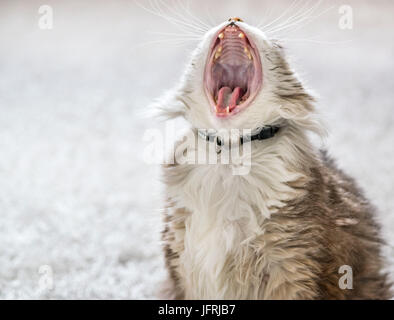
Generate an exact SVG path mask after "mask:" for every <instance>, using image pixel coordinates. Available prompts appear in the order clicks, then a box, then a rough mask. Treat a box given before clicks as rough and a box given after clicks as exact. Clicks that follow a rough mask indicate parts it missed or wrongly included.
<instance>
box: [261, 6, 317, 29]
mask: <svg viewBox="0 0 394 320" xmlns="http://www.w3.org/2000/svg"><path fill="white" fill-rule="evenodd" d="M322 1H323V0H319V1H318V2H317V3H316V4H315V5H314V6H312V7H310V8H309V9H308V10H306V11H305V12H303V13H301V14H300V13H299V12H298V13H297V16H295V17H294V18H293V19H292V20H289V21H287V22H285V23H283V24H282V25H279V26H277V27H275V28H271V29H269V30H267V31H266V32H267V33H276V32H279V31H283V30H286V29H289V28H292V27H294V26H295V27H297V28H298V29H299V28H300V26H305V25H306V24H304V25H302V22H304V21H307V23H309V22H311V21H313V16H312V14H313V13H314V12H315V11H316V10H317V9H318V7H319V6H320V4H321V2H322ZM323 13H324V12H323ZM320 15H321V14H320ZM308 20H309V21H308ZM293 30H294V29H293Z"/></svg>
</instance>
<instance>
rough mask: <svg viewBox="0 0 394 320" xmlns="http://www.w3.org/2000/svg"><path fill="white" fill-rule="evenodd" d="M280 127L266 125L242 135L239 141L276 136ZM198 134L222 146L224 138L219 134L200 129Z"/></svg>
mask: <svg viewBox="0 0 394 320" xmlns="http://www.w3.org/2000/svg"><path fill="white" fill-rule="evenodd" d="M279 129H280V127H278V126H264V127H260V128H257V129H255V130H253V134H251V135H246V136H240V138H239V141H240V144H241V145H242V144H244V143H245V142H250V141H254V140H266V139H269V138H272V137H273V136H275V134H276V133H277V132H278V131H279ZM198 134H199V136H200V137H201V138H203V139H204V140H206V141H208V142H215V143H216V145H217V146H218V147H220V146H222V139H221V138H220V136H219V135H217V134H216V132H215V133H212V132H207V131H202V130H198Z"/></svg>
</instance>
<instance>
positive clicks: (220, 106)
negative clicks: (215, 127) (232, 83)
mask: <svg viewBox="0 0 394 320" xmlns="http://www.w3.org/2000/svg"><path fill="white" fill-rule="evenodd" d="M242 93H243V92H242V89H241V88H240V87H236V88H235V89H234V91H232V90H231V88H230V87H222V88H220V90H219V92H218V101H217V104H216V110H217V112H219V113H221V112H226V111H227V110H226V109H227V107H229V110H228V111H231V110H233V109H234V108H235V107H236V106H237V103H239V100H240V99H241V95H242Z"/></svg>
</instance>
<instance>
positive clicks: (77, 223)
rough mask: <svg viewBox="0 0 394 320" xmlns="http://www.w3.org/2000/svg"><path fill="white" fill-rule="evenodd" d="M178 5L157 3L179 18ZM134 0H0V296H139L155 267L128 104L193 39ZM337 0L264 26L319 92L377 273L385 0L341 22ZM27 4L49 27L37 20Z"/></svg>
mask: <svg viewBox="0 0 394 320" xmlns="http://www.w3.org/2000/svg"><path fill="white" fill-rule="evenodd" d="M186 2H187V1H180V2H179V1H178V2H177V1H166V0H163V2H162V3H161V6H160V7H161V9H162V10H163V12H165V13H166V14H167V15H169V16H170V17H173V18H174V15H175V13H174V11H173V10H176V11H175V12H178V13H180V14H181V15H182V14H185V17H186V19H184V21H185V20H187V19H189V18H187V16H186V12H187V10H186V8H185V7H184V6H183V5H180V3H182V4H185V3H186ZM189 2H190V4H189V8H190V12H191V13H192V14H193V15H194V16H196V17H198V19H201V20H203V21H204V23H206V24H208V25H215V24H218V23H220V22H222V21H223V20H225V19H228V18H229V17H230V16H240V17H242V18H243V19H244V20H245V21H246V22H248V23H250V24H254V25H258V24H260V23H263V24H268V23H269V22H270V21H274V20H275V19H276V18H278V17H280V16H281V15H282V14H283V13H285V15H284V16H283V17H282V18H281V19H279V20H278V21H277V22H276V23H277V24H276V25H278V23H281V22H285V21H286V17H287V18H289V17H291V16H292V15H294V14H296V13H297V12H299V13H301V14H302V13H305V12H306V13H308V11H307V10H308V8H312V7H313V6H314V4H315V3H316V1H307V0H303V1H299V2H296V3H294V2H293V1H257V0H256V1H228V0H227V1H224V0H220V1H214V2H213V1H210V0H204V1H203V0H198V1H193V0H192V1H189ZM139 3H140V5H138V4H137V3H136V2H135V1H132V0H130V1H127V0H124V1H120V0H112V1H104V0H101V1H100V0H96V1H83V2H82V1H55V0H45V1H44V0H41V1H36V0H29V1H28V0H25V1H22V0H12V1H11V0H10V1H5V0H2V1H1V2H0V39H1V42H0V298H33V299H34V298H39V299H45V298H88V299H98V298H109V299H111V298H119V299H123V298H128V299H143V298H147V299H153V298H155V291H156V289H157V287H158V284H159V283H160V281H161V280H163V279H164V277H165V275H166V272H165V269H164V265H163V258H162V253H161V248H160V242H159V239H160V234H159V232H160V230H161V217H160V207H161V204H162V203H161V193H160V191H161V187H160V183H159V167H158V166H157V165H149V164H147V163H145V162H144V161H143V159H142V157H141V150H142V149H143V147H144V143H143V141H142V136H143V133H144V132H145V130H146V129H148V128H150V127H152V126H155V124H154V123H153V122H151V121H150V120H147V119H144V118H142V117H141V114H142V113H143V111H144V110H145V109H146V106H147V105H148V104H149V103H150V102H151V101H152V99H154V98H156V97H158V96H159V95H160V94H161V93H163V92H164V91H165V90H167V89H170V88H171V87H172V86H173V85H175V84H176V83H177V81H178V80H179V77H180V75H181V74H182V71H183V68H184V66H185V65H186V63H187V61H188V58H189V55H190V52H191V50H192V49H193V48H194V47H195V46H196V44H197V42H196V41H195V39H194V38H195V36H194V35H193V31H191V29H190V26H189V27H187V28H188V29H187V30H188V31H191V33H192V35H185V33H184V31H185V30H183V31H182V30H180V29H179V25H178V26H176V25H174V24H173V23H172V22H174V20H173V18H172V19H171V18H170V19H169V18H168V17H167V19H165V18H162V17H160V16H158V15H157V13H158V10H157V7H155V3H157V1H143V0H140V1H139ZM342 4H343V1H336V0H335V1H322V2H321V3H320V4H319V6H318V7H316V8H315V10H314V11H312V12H310V14H307V15H306V16H305V17H307V19H304V20H303V21H302V23H301V22H300V23H299V24H297V25H295V26H294V27H289V28H287V29H284V30H282V32H281V33H280V34H279V35H278V36H279V37H280V38H282V39H283V44H284V45H285V47H286V48H287V52H288V54H289V56H290V59H291V61H292V63H293V66H294V67H295V68H296V70H297V71H298V72H299V73H300V74H301V76H302V77H303V79H304V80H305V82H306V83H307V85H308V86H309V87H310V88H311V89H313V91H315V92H316V93H317V94H318V95H319V97H320V98H319V102H318V106H317V107H318V110H319V112H320V113H321V114H322V115H323V117H324V119H325V122H326V124H327V127H328V129H329V132H330V135H329V138H328V139H327V141H326V142H325V144H326V147H327V148H328V149H329V152H330V153H331V154H332V155H333V156H334V157H335V158H336V159H337V162H338V164H339V166H340V167H341V168H343V169H344V170H345V171H346V172H348V173H349V174H351V175H352V176H353V177H355V178H356V179H357V181H358V182H359V184H360V185H361V187H362V188H363V189H364V190H365V192H366V194H367V196H368V197H369V198H370V199H371V200H372V202H373V204H374V205H375V206H376V207H377V208H378V216H379V220H380V221H381V223H382V225H383V232H384V237H385V239H386V240H387V241H388V243H389V245H388V246H387V247H386V248H385V256H386V258H387V259H388V270H389V272H391V275H393V274H394V234H393V231H394V197H393V189H394V161H393V157H394V150H393V144H394V126H393V124H394V104H393V91H392V90H393V88H394V79H393V71H394V59H393V57H394V43H393V41H392V39H393V33H394V31H393V28H394V20H393V19H392V12H393V11H394V3H393V2H392V1H389V0H387V1H384V0H380V1H361V0H347V1H346V4H347V5H349V6H350V7H351V9H352V11H353V28H352V29H341V28H340V26H339V24H338V23H339V20H340V17H341V14H340V13H339V8H340V6H341V5H342ZM43 5H48V6H50V8H51V9H52V11H53V26H52V29H40V27H39V21H40V18H41V17H42V15H43V13H39V8H40V7H41V6H43ZM166 5H167V6H168V7H166ZM292 5H293V7H290V6H292ZM303 5H304V6H305V7H302V6H303ZM297 6H298V7H297ZM142 7H146V9H148V10H146V9H144V8H142ZM289 7H290V8H293V9H291V10H289V11H288V12H287V13H286V8H289ZM297 8H298V9H297ZM303 8H304V9H303ZM182 10H183V11H182ZM297 10H301V11H297ZM150 11H153V12H150ZM154 13H156V14H154ZM301 16H302V15H301ZM190 21H192V23H193V24H194V25H195V24H197V25H198V23H197V22H196V20H195V19H194V20H193V18H191V17H190ZM193 21H194V22H196V23H194V22H193ZM202 25H203V24H200V25H199V26H200V27H201V26H202ZM184 27H185V26H184ZM197 27H198V26H197ZM197 27H196V28H194V29H195V32H196V33H198V30H199V28H197ZM296 27H297V28H296ZM192 29H193V28H192ZM164 33H165V34H164ZM168 33H169V34H168ZM170 34H171V35H170ZM343 245H344V246H345V245H346V244H345V243H344V244H343Z"/></svg>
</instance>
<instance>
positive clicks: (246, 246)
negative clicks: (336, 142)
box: [156, 23, 389, 299]
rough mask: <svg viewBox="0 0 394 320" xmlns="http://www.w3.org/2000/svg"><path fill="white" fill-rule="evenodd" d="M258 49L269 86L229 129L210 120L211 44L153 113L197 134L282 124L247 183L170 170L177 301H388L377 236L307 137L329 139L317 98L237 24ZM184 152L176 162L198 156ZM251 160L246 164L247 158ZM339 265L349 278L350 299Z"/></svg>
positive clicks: (262, 40) (258, 34)
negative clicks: (206, 76)
mask: <svg viewBox="0 0 394 320" xmlns="http://www.w3.org/2000/svg"><path fill="white" fill-rule="evenodd" d="M238 24H239V26H240V27H241V28H242V29H243V30H245V31H246V32H247V34H248V37H250V38H251V39H252V40H253V41H254V42H255V43H256V45H257V47H258V49H259V52H260V56H261V60H262V66H263V87H262V89H261V91H260V93H259V94H258V96H257V98H256V99H255V100H254V102H253V103H252V105H250V106H249V107H248V108H247V109H246V110H244V111H242V112H240V113H239V114H237V115H235V116H234V117H229V118H228V119H217V118H215V117H214V116H213V115H212V114H211V111H210V108H209V104H208V100H207V98H206V96H205V93H204V89H203V71H204V66H205V62H206V59H207V53H208V47H209V45H210V43H211V41H212V37H213V35H214V34H215V33H216V32H217V30H219V29H220V28H223V26H224V25H225V24H222V25H220V26H218V27H217V28H215V29H213V30H211V31H210V32H208V33H207V34H206V35H205V37H204V39H203V41H202V42H201V43H200V45H199V46H198V48H197V49H196V50H195V52H194V53H193V57H192V61H191V63H190V64H189V66H188V67H187V70H186V72H185V74H184V76H183V79H182V81H181V83H180V85H179V86H178V87H177V88H175V89H174V90H172V91H171V92H169V93H168V94H167V95H166V96H165V97H163V98H161V99H160V100H159V101H160V103H159V102H158V103H157V104H156V108H157V110H160V111H161V113H162V114H164V115H165V116H166V117H168V118H172V117H178V116H182V117H184V118H185V119H186V120H188V121H189V122H190V124H191V126H192V129H191V131H195V130H196V128H214V129H222V128H237V129H243V128H256V127H259V126H261V125H279V126H281V127H282V129H281V130H280V132H279V134H277V135H276V136H275V137H274V138H271V139H269V140H266V141H263V142H261V141H257V142H253V143H252V147H251V159H252V166H251V170H250V172H249V174H247V175H244V176H237V175H233V174H232V170H231V165H224V164H217V165H209V164H206V165H196V164H177V163H176V164H174V165H167V166H165V167H164V183H165V185H166V192H167V205H166V210H165V230H164V232H163V241H164V246H165V254H166V263H167V267H168V269H169V273H170V280H171V286H170V288H169V293H170V294H171V296H172V297H174V298H186V299H345V298H354V299H357V298H358V299H363V298H364V299H365V298H369V299H386V298H388V297H389V292H388V284H387V282H386V278H385V275H383V274H381V268H382V261H381V257H380V253H379V250H380V243H381V240H380V238H379V228H378V226H377V225H376V223H375V222H374V220H373V209H372V208H371V206H370V205H369V204H368V202H367V201H366V200H365V198H364V197H363V195H362V194H361V192H360V191H359V190H358V188H357V187H356V186H355V185H354V182H353V181H352V180H351V179H349V178H348V177H347V176H346V175H344V174H343V173H342V172H340V171H339V170H337V169H336V168H335V166H334V165H333V163H332V162H331V161H330V160H328V159H327V157H326V156H325V155H324V154H323V155H322V154H320V153H319V152H317V151H316V150H315V149H314V147H313V146H312V144H311V143H310V141H309V139H308V132H311V131H312V132H315V133H318V134H322V130H321V125H320V124H319V122H318V121H317V117H316V115H315V111H314V98H313V97H312V96H311V95H310V94H309V93H308V92H307V90H306V89H305V88H304V86H303V85H302V83H301V81H300V80H299V78H298V77H297V75H296V74H295V73H294V71H293V70H292V69H291V68H290V66H289V64H288V63H287V61H286V58H285V55H284V52H283V49H282V47H281V46H280V45H279V44H277V43H276V42H274V41H271V40H269V39H267V38H266V36H265V35H264V33H263V32H262V31H260V30H259V29H257V28H253V27H251V26H248V25H247V24H245V23H238ZM192 148H193V147H192V146H190V145H189V146H188V145H187V144H180V148H177V149H176V150H178V152H181V153H188V152H192V151H193V150H192ZM245 156H249V155H245ZM341 265H349V266H351V267H352V268H353V276H354V279H353V286H354V289H353V290H342V289H340V288H339V285H338V281H339V278H340V276H341V275H340V274H339V273H338V269H339V268H340V266H341Z"/></svg>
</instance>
